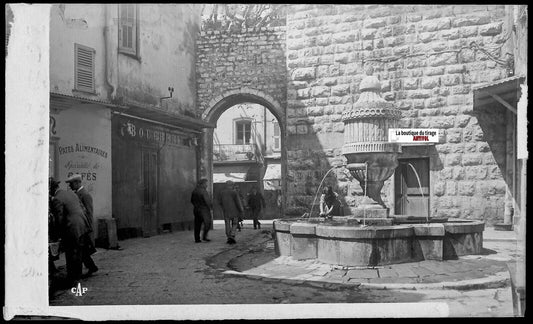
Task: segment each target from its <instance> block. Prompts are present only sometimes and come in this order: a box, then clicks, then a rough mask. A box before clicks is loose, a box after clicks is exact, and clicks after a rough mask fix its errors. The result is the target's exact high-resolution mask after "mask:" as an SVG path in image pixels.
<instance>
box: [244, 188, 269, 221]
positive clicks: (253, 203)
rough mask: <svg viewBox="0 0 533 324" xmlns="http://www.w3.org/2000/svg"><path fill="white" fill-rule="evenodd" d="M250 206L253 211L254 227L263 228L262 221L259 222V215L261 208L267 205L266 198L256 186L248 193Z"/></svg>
mask: <svg viewBox="0 0 533 324" xmlns="http://www.w3.org/2000/svg"><path fill="white" fill-rule="evenodd" d="M248 206H249V207H250V210H251V212H252V218H253V220H254V229H257V228H259V229H261V223H260V222H259V216H260V214H261V209H262V208H263V207H265V206H266V203H265V198H263V195H262V194H261V193H260V192H259V191H257V188H256V187H252V190H251V191H250V192H249V193H248Z"/></svg>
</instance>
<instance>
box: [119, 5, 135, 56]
mask: <svg viewBox="0 0 533 324" xmlns="http://www.w3.org/2000/svg"><path fill="white" fill-rule="evenodd" d="M119 6H120V7H119V8H120V26H119V48H120V50H121V51H123V52H126V53H130V54H136V53H137V19H136V16H137V13H136V11H137V8H136V5H134V4H120V5H119Z"/></svg>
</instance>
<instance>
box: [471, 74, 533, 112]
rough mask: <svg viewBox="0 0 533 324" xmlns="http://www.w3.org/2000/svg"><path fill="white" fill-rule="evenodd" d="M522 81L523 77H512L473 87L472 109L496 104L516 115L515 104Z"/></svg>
mask: <svg viewBox="0 0 533 324" xmlns="http://www.w3.org/2000/svg"><path fill="white" fill-rule="evenodd" d="M524 80H525V78H524V77H520V76H513V77H510V78H506V79H502V80H498V81H495V82H491V83H487V84H484V85H482V86H478V87H474V88H473V90H474V109H479V108H482V107H484V106H486V105H490V104H494V103H495V102H498V103H500V104H501V105H503V106H504V107H506V108H507V109H509V110H510V111H512V112H513V113H515V114H516V102H517V101H518V99H519V98H520V84H522V83H523V82H524Z"/></svg>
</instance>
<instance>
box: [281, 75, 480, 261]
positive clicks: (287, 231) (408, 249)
mask: <svg viewBox="0 0 533 324" xmlns="http://www.w3.org/2000/svg"><path fill="white" fill-rule="evenodd" d="M372 73H373V69H372V68H371V67H367V68H366V69H365V74H366V76H365V77H364V79H363V80H362V81H361V84H360V87H359V89H360V91H361V94H360V96H359V99H358V100H357V102H356V103H355V104H354V105H353V107H352V109H351V110H349V111H346V112H345V113H344V114H343V122H344V124H345V128H344V145H343V147H342V152H343V154H344V156H345V157H346V159H347V164H346V168H347V169H348V170H349V171H350V173H351V174H352V176H353V177H354V178H355V179H356V180H358V181H359V184H360V185H361V188H362V189H363V193H364V195H365V197H364V198H365V199H364V200H363V202H362V203H361V204H359V206H357V207H356V208H355V210H353V214H352V215H349V216H333V217H331V218H330V219H324V218H320V217H308V218H283V219H277V220H274V223H273V224H274V231H275V237H276V251H277V253H278V254H279V255H284V256H291V257H293V258H295V259H298V260H303V259H317V260H319V261H321V262H324V263H329V264H336V265H343V266H376V265H385V264H393V263H403V262H415V261H421V260H426V259H431V260H446V259H454V258H457V257H459V256H462V255H468V254H480V253H481V251H482V244H483V230H484V222H482V221H475V220H463V219H448V218H445V219H442V220H440V221H439V222H431V221H430V218H427V219H426V218H423V219H422V220H424V221H421V219H417V221H418V222H411V221H408V222H405V220H406V219H409V218H412V219H414V217H409V216H407V217H405V216H404V217H391V216H390V213H389V209H388V208H387V206H386V205H385V203H384V202H383V200H382V199H381V189H382V188H383V184H384V182H385V181H386V180H387V179H388V178H390V177H391V176H392V175H393V173H394V170H395V169H396V167H397V166H398V160H397V157H398V154H400V153H401V147H400V146H399V144H397V143H390V142H388V131H389V128H396V127H397V125H398V121H399V119H400V118H401V112H400V110H399V109H397V108H395V107H394V104H393V103H391V102H387V101H386V100H384V99H383V98H381V96H380V90H381V84H380V82H379V80H378V78H377V77H375V76H373V75H372ZM319 189H320V188H319ZM367 218H368V219H367Z"/></svg>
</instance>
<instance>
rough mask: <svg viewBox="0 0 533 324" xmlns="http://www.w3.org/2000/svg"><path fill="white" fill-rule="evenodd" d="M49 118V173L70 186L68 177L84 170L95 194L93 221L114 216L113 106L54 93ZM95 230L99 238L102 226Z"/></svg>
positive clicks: (86, 184) (87, 185)
mask: <svg viewBox="0 0 533 324" xmlns="http://www.w3.org/2000/svg"><path fill="white" fill-rule="evenodd" d="M49 118H50V143H49V145H50V151H49V153H50V155H49V176H51V177H54V178H55V179H56V180H58V181H60V182H61V183H60V188H61V189H65V190H70V189H69V188H68V185H67V184H66V183H65V180H66V179H67V178H68V177H70V176H71V175H73V174H80V175H81V177H82V185H83V186H84V187H85V188H86V189H87V190H88V191H89V193H90V194H91V196H92V198H93V209H94V211H93V224H98V223H99V222H98V220H99V219H103V220H110V219H111V217H112V213H111V205H112V200H111V199H112V196H111V159H112V157H111V155H112V154H111V110H110V109H109V108H108V107H107V106H106V105H105V104H100V103H97V102H90V101H87V100H84V99H81V98H75V97H72V96H62V95H56V94H51V96H50V116H49ZM93 233H94V236H95V238H96V239H97V242H98V228H94V232H93ZM107 239H108V238H106V240H107ZM108 244H109V242H108Z"/></svg>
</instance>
